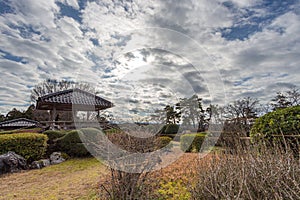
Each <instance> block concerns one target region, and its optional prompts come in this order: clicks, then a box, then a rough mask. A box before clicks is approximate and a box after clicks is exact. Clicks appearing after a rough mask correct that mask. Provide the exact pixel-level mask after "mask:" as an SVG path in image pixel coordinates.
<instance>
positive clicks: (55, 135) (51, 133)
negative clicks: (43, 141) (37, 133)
mask: <svg viewBox="0 0 300 200" xmlns="http://www.w3.org/2000/svg"><path fill="white" fill-rule="evenodd" d="M43 134H45V135H47V136H48V139H49V140H48V143H49V142H53V140H55V139H57V138H61V137H63V136H64V135H66V133H65V132H64V131H54V130H47V131H45V132H43Z"/></svg>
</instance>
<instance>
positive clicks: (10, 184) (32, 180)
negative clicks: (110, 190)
mask: <svg viewBox="0 0 300 200" xmlns="http://www.w3.org/2000/svg"><path fill="white" fill-rule="evenodd" d="M104 173H106V171H105V167H104V166H103V165H102V164H101V163H100V162H99V161H98V160H96V159H94V158H83V159H71V160H68V161H66V162H64V163H61V164H59V165H52V166H49V167H46V168H43V169H40V170H31V171H23V172H20V173H14V174H8V175H4V176H2V177H0V182H1V183H0V191H1V193H0V199H5V200H8V199H26V200H28V199H32V200H34V199H39V200H40V199H97V192H98V184H97V183H98V181H99V177H101V176H103V175H104Z"/></svg>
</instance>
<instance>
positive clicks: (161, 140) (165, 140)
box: [157, 136, 173, 149]
mask: <svg viewBox="0 0 300 200" xmlns="http://www.w3.org/2000/svg"><path fill="white" fill-rule="evenodd" d="M171 142H172V138H170V137H166V136H162V137H158V138H157V146H158V148H159V149H161V148H164V147H166V146H168V148H172V146H173V145H172V143H171Z"/></svg>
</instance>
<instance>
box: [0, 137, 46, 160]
mask: <svg viewBox="0 0 300 200" xmlns="http://www.w3.org/2000/svg"><path fill="white" fill-rule="evenodd" d="M47 140H48V137H47V136H46V135H43V134H37V133H19V134H18V133H16V134H7V135H0V154H3V153H6V152H8V151H14V152H15V153H17V154H19V155H21V156H23V157H24V158H25V159H26V160H27V161H28V162H31V161H34V160H39V159H41V158H42V157H43V155H44V154H45V152H46V148H47Z"/></svg>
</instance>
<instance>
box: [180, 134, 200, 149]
mask: <svg viewBox="0 0 300 200" xmlns="http://www.w3.org/2000/svg"><path fill="white" fill-rule="evenodd" d="M205 137H206V134H205V133H194V134H185V135H182V136H181V137H180V148H181V150H182V151H184V152H199V151H200V149H201V145H202V144H203V142H204V140H205Z"/></svg>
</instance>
